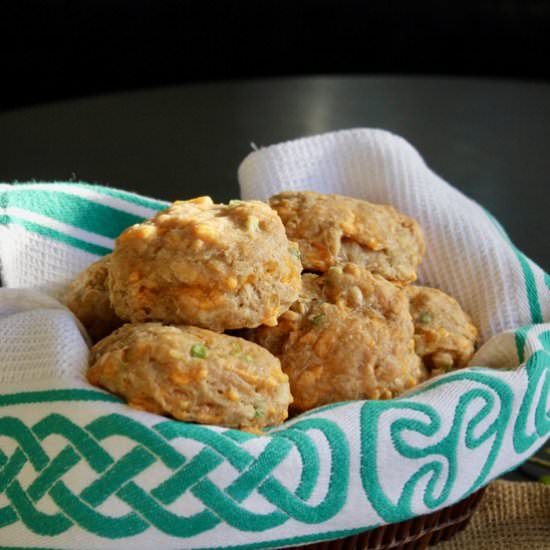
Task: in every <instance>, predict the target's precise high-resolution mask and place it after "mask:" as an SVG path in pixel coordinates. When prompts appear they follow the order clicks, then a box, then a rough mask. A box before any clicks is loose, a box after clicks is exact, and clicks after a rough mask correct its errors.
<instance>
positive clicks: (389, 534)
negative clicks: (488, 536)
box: [296, 487, 486, 550]
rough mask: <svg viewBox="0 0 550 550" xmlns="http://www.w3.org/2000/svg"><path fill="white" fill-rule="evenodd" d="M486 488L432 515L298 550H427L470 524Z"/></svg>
mask: <svg viewBox="0 0 550 550" xmlns="http://www.w3.org/2000/svg"><path fill="white" fill-rule="evenodd" d="M485 489H486V487H483V488H482V489H479V490H478V491H476V492H475V493H472V494H471V495H470V496H468V497H466V498H465V499H463V500H461V501H460V502H457V503H455V504H453V505H452V506H447V507H446V508H442V509H441V510H437V511H436V512H432V513H431V514H424V515H423V516H418V517H416V518H412V519H409V520H407V521H401V522H399V523H392V524H390V525H381V526H380V527H377V528H376V529H371V530H369V531H365V532H364V533H359V534H358V535H354V536H351V537H345V538H341V539H336V540H332V541H327V542H321V543H318V544H306V545H303V546H297V547H296V548H297V549H298V550H356V549H357V550H359V549H361V550H424V548H427V547H428V546H433V545H434V544H437V543H438V542H441V541H444V540H449V539H450V538H451V537H453V536H454V535H455V534H456V533H458V532H459V531H462V530H463V529H464V528H465V527H466V526H467V525H468V523H469V521H470V519H471V517H472V515H473V514H474V512H475V511H476V509H477V507H478V505H479V503H480V502H481V499H482V497H483V494H484V493H485Z"/></svg>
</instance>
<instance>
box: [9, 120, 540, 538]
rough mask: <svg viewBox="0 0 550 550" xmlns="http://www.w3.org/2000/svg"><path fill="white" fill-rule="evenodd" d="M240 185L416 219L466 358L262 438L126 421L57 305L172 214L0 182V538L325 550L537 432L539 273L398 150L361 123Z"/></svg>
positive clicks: (63, 187) (61, 189)
mask: <svg viewBox="0 0 550 550" xmlns="http://www.w3.org/2000/svg"><path fill="white" fill-rule="evenodd" d="M239 181H240V184H241V190H242V195H243V198H267V197H268V196H269V195H271V194H273V193H276V192H278V191H281V190H283V189H315V190H318V191H323V192H335V193H342V194H347V195H352V196H356V197H360V198H365V199H368V200H371V201H373V202H381V203H391V204H393V205H395V206H396V207H397V208H398V209H400V210H402V211H404V212H406V213H407V214H409V215H411V216H413V217H415V218H417V219H418V220H419V221H420V223H421V225H422V227H423V229H424V233H425V236H426V244H427V253H426V258H425V260H424V263H423V265H422V269H421V274H420V276H421V282H422V283H425V284H430V285H432V286H438V287H440V288H443V289H444V290H446V291H448V292H450V293H451V294H453V295H455V296H456V297H457V298H458V299H459V300H460V301H461V303H462V304H463V305H464V307H465V308H466V309H467V310H468V311H469V312H470V313H471V314H472V317H473V318H474V320H475V321H476V323H477V324H478V325H479V326H480V328H481V332H482V338H483V346H482V347H481V349H480V350H479V351H478V352H477V353H476V356H475V357H474V359H473V361H472V367H470V368H468V369H463V370H461V371H457V372H453V373H449V374H447V375H445V376H442V377H439V378H436V379H434V380H432V381H429V382H428V383H426V384H424V385H423V386H421V387H419V388H416V389H415V390H414V391H412V392H410V393H409V394H407V395H405V396H403V397H401V398H398V399H394V400H390V401H378V402H376V401H370V402H369V401H365V402H360V401H358V402H350V403H343V404H336V405H332V406H328V407H324V408H322V409H318V410H315V411H311V412H309V413H307V414H304V415H301V416H299V417H297V418H294V419H292V420H291V421H289V422H287V423H286V424H285V425H283V426H282V427H280V428H277V429H274V430H272V431H271V432H270V433H269V434H268V435H266V436H254V435H250V434H245V433H243V432H239V431H236V430H226V429H221V428H215V427H208V426H199V425H193V424H185V423H182V422H177V421H174V420H170V419H167V418H163V417H160V416H158V415H154V414H149V413H145V412H139V411H135V410H133V409H130V408H128V407H127V406H126V405H125V404H124V403H123V402H121V401H120V400H119V399H118V398H116V397H114V396H111V395H110V394H108V393H106V392H103V391H100V390H98V389H97V388H93V387H92V386H89V385H88V384H87V382H86V380H85V378H84V376H83V374H84V371H85V368H86V356H87V350H88V347H87V343H86V340H85V338H84V337H83V335H82V333H81V332H80V329H79V326H78V324H77V322H76V321H75V320H74V318H73V317H72V315H71V314H70V313H69V312H68V311H67V310H66V309H64V308H63V307H62V305H61V304H59V303H57V302H56V301H55V298H58V297H60V296H61V294H62V292H63V289H64V287H65V286H66V284H67V282H68V281H69V280H70V279H71V278H72V277H73V276H74V275H75V274H76V273H77V272H78V271H80V270H81V269H83V268H84V267H85V266H86V265H88V264H89V263H91V262H92V261H93V260H95V259H96V258H97V257H98V256H100V255H103V254H106V253H108V252H109V251H110V249H111V247H112V245H113V239H114V238H115V237H116V236H117V234H118V233H119V232H120V231H121V230H122V229H123V228H124V227H126V226H128V225H130V224H132V223H135V222H137V221H139V220H140V219H142V218H143V217H147V216H150V215H151V214H152V213H154V212H155V211H158V210H159V209H162V208H163V207H164V206H165V203H163V202H161V201H156V200H154V199H147V198H144V197H139V196H137V195H133V194H131V193H127V192H124V191H118V190H114V189H109V188H104V187H99V186H91V185H86V184H68V183H57V184H44V183H32V184H26V185H13V186H9V185H4V186H1V185H0V266H1V274H2V278H3V282H4V285H5V286H6V287H7V288H5V289H2V290H0V383H1V386H0V388H1V389H0V541H1V543H2V544H3V545H5V546H8V547H17V548H28V547H43V548H79V549H80V548H90V549H91V548H113V547H114V545H116V546H117V547H119V548H121V549H123V548H135V549H150V548H161V547H162V548H168V549H176V548H222V547H223V548H226V547H239V548H262V547H278V546H290V545H296V544H303V543H306V542H313V541H321V540H328V539H331V538H337V537H342V536H345V535H349V534H354V533H357V532H360V531H362V530H364V529H368V528H370V527H373V526H376V525H380V524H383V523H391V522H396V521H400V520H403V519H406V518H409V517H411V516H415V515H419V514H423V513H426V512H430V511H433V510H435V509H438V508H441V507H444V506H446V505H449V504H451V503H454V502H456V501H458V500H460V499H462V498H463V497H465V496H466V495H468V494H470V493H471V492H473V491H475V490H476V489H477V488H479V487H481V486H483V485H485V484H486V483H488V482H489V481H490V480H491V479H493V478H495V477H497V476H498V475H500V474H502V473H503V472H505V471H507V470H509V469H511V468H514V467H516V466H517V465H519V464H520V463H521V462H523V461H524V460H525V459H526V458H527V457H528V456H529V455H531V454H532V453H533V452H535V451H536V450H537V449H538V448H539V447H540V446H541V445H542V444H543V443H544V441H545V440H546V438H547V437H548V434H549V433H550V323H549V321H550V289H549V287H550V279H549V277H548V275H546V274H545V273H544V272H543V271H542V270H541V269H540V268H538V267H537V266H536V265H535V264H534V263H533V262H531V261H530V260H528V259H527V258H526V257H525V256H524V255H523V254H522V253H521V252H520V251H518V250H517V249H516V248H515V247H514V246H513V245H512V244H511V243H510V241H509V239H508V238H507V237H506V235H505V233H504V231H503V230H502V228H501V227H500V226H499V225H498V223H497V222H496V221H495V220H494V219H493V218H492V217H491V216H490V214H489V213H487V212H486V211H485V210H484V209H483V208H481V207H480V206H479V205H477V204H476V203H474V202H472V201H471V200H469V199H468V198H466V197H465V196H463V195H462V194H460V193H459V192H458V191H457V190H455V189H453V188H452V187H451V186H449V185H448V184H447V183H445V182H444V181H442V180H441V179H440V178H439V177H438V176H436V175H435V174H433V172H431V171H430V170H429V169H428V168H427V167H426V165H425V164H424V162H423V161H422V159H421V158H420V156H419V155H418V153H417V152H416V151H415V150H414V149H413V148H412V147H411V146H410V145H409V144H408V143H406V142H405V141H403V140H402V139H400V138H398V137H396V136H394V135H391V134H389V133H387V132H382V131H378V130H367V129H362V130H350V131H342V132H337V133H333V134H326V135H322V136H316V137H313V138H307V139H303V140H298V141H294V142H289V143H285V144H281V145H276V146H272V147H268V148H265V149H260V150H258V151H255V152H253V153H251V154H250V155H249V156H248V157H247V158H246V159H245V160H244V161H243V163H242V165H241V167H240V168H239ZM180 198H182V199H184V198H188V197H184V196H182V197H180ZM543 237H544V236H542V235H541V239H542V238H543ZM20 289H26V290H20ZM45 294H46V295H48V296H45ZM23 297H24V298H23Z"/></svg>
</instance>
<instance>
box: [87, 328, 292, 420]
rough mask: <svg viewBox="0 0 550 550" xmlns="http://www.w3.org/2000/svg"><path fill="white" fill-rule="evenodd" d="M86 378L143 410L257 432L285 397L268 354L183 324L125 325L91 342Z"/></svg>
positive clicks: (283, 410) (281, 416) (279, 411)
mask: <svg viewBox="0 0 550 550" xmlns="http://www.w3.org/2000/svg"><path fill="white" fill-rule="evenodd" d="M90 365H91V366H90V369H89V370H88V380H89V381H90V382H91V383H92V384H94V385H97V386H101V387H103V388H106V389H107V390H109V391H111V392H113V393H116V394H118V395H121V396H123V397H124V398H125V399H126V400H127V401H128V403H129V404H130V405H131V406H133V407H136V408H139V409H143V410H146V411H150V412H154V413H161V414H170V415H172V416H174V417H175V418H177V419H179V420H185V421H189V422H200V423H202V424H216V425H219V426H227V427H230V428H242V429H246V430H252V431H254V430H259V429H261V428H263V427H265V426H270V425H275V424H280V423H281V422H283V421H284V420H285V419H286V418H287V415H288V405H289V403H290V402H291V401H292V397H291V395H290V390H289V385H288V377H287V375H286V374H284V373H283V372H282V371H281V365H280V363H279V360H278V359H277V358H276V357H273V355H271V354H270V353H269V352H268V351H267V350H265V349H263V348H261V347H260V346H257V345H255V344H253V343H251V342H248V341H246V340H243V339H242V338H236V337H234V336H227V335H225V334H218V333H215V332H212V331H209V330H205V329H201V328H197V327H189V326H178V327H175V326H163V325H161V324H160V323H143V324H135V325H131V324H127V325H124V326H123V327H121V328H120V329H118V330H117V331H116V332H114V333H113V334H111V335H110V336H108V337H107V338H105V339H103V340H101V342H98V343H97V344H96V345H95V346H94V347H93V348H92V352H91V357H90Z"/></svg>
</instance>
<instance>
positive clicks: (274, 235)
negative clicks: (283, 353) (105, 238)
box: [110, 197, 302, 332]
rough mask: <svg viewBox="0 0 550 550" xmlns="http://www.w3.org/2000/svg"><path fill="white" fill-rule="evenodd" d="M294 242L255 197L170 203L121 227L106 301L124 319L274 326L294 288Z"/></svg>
mask: <svg viewBox="0 0 550 550" xmlns="http://www.w3.org/2000/svg"><path fill="white" fill-rule="evenodd" d="M301 269H302V266H301V264H300V259H299V253H298V249H297V246H296V245H295V244H293V243H290V242H289V240H288V239H287V237H286V234H285V230H284V227H283V224H282V223H281V220H280V219H279V217H278V216H277V214H276V213H275V212H274V211H273V210H272V209H271V208H270V207H269V206H268V205H267V204H265V203H262V202H259V201H232V203H230V204H229V205H223V204H214V203H213V202H212V199H210V197H199V198H197V199H193V200H189V201H178V202H175V203H174V204H173V205H172V206H170V207H169V208H168V209H166V210H164V211H163V212H159V213H158V214H157V215H156V216H155V217H154V218H152V219H151V220H148V221H145V222H143V223H141V224H137V225H134V226H132V227H130V228H128V229H127V230H126V231H124V232H123V233H122V234H121V235H120V237H119V238H118V239H117V241H116V245H115V249H114V251H113V259H112V262H111V269H110V289H111V301H112V303H113V306H114V308H115V311H116V312H117V314H118V315H119V316H120V317H121V318H123V319H126V320H128V321H132V322H142V321H149V320H152V321H163V322H166V323H185V324H190V325H197V326H201V327H204V328H209V329H211V330H215V331H220V332H221V331H223V330H226V329H238V328H243V327H256V326H258V325H260V324H262V323H264V324H266V325H274V324H275V323H276V320H277V317H278V316H279V315H280V314H281V313H282V312H284V311H286V310H287V309H288V308H289V307H290V305H291V304H292V302H294V300H296V298H297V296H298V293H299V290H300V285H301V281H300V272H301Z"/></svg>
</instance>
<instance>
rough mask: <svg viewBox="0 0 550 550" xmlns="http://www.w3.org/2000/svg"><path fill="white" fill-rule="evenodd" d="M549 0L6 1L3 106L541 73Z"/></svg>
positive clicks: (0, 27)
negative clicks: (209, 89)
mask: <svg viewBox="0 0 550 550" xmlns="http://www.w3.org/2000/svg"><path fill="white" fill-rule="evenodd" d="M549 37H550V2H548V1H547V0H499V1H496V0H480V1H471V0H470V1H469V0H465V1H454V2H450V1H438V0H428V1H422V0H406V1H391V0H390V1H388V0H385V1H384V0H372V1H365V0H364V1H359V0H340V1H337V0H334V1H332V2H329V1H326V0H296V1H293V0H280V1H271V2H265V1H262V0H254V1H252V0H240V1H212V0H202V1H192V2H191V1H187V0H179V1H175V0H164V1H163V0H126V1H120V0H119V1H117V0H79V1H74V0H71V1H69V0H46V1H45V0H41V1H32V0H10V1H9V2H5V3H3V4H2V7H0V70H1V72H0V74H1V77H0V78H1V82H2V86H1V94H0V95H1V102H0V109H8V108H13V107H20V106H25V105H30V104H35V103H39V102H44V101H50V100H59V99H66V98H70V97H79V96H84V95H92V94H97V93H108V92H113V91H122V90H131V89H136V88H144V87H156V86H164V85H171V84H181V83H187V82H205V81H213V80H220V79H223V80H227V79H240V78H243V77H245V78H255V77H265V76H288V75H308V74H373V73H377V74H416V75H419V74H425V75H458V76H484V77H499V78H501V77H507V78H519V79H537V80H541V79H542V80H546V79H548V78H549V77H550V62H549V59H550V56H549V53H550V49H549V41H550V38H549Z"/></svg>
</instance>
